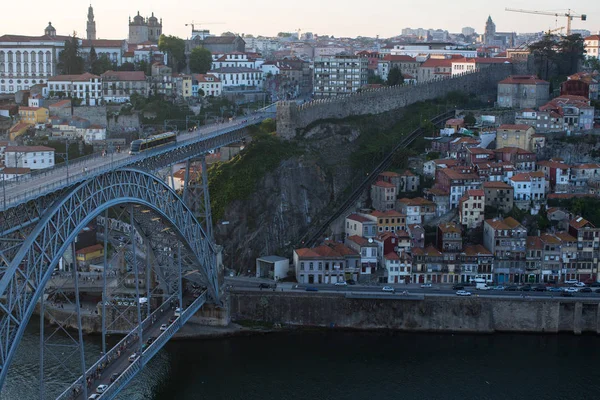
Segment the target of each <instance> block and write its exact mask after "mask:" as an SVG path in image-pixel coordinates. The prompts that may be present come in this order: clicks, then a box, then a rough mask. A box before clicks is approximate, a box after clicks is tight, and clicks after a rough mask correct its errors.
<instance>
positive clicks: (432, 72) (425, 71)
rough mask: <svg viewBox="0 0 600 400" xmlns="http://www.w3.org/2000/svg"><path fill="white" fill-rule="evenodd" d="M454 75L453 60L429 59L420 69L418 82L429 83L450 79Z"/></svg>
mask: <svg viewBox="0 0 600 400" xmlns="http://www.w3.org/2000/svg"><path fill="white" fill-rule="evenodd" d="M451 75H452V59H451V58H429V59H428V60H427V61H425V62H424V63H423V64H421V65H420V66H419V68H418V74H417V81H419V82H427V81H432V80H436V79H445V78H449V77H450V76H451Z"/></svg>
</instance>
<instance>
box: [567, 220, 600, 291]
mask: <svg viewBox="0 0 600 400" xmlns="http://www.w3.org/2000/svg"><path fill="white" fill-rule="evenodd" d="M569 235H571V236H573V237H574V238H576V239H577V260H576V267H577V269H576V270H575V271H571V272H570V273H567V275H566V276H565V279H577V280H579V281H585V280H587V279H592V280H594V281H598V278H599V276H598V263H599V261H600V254H599V251H598V249H599V248H600V229H598V228H596V227H595V226H594V224H592V223H591V222H589V221H588V220H586V219H585V218H582V217H579V216H578V217H576V218H574V219H572V220H571V222H569ZM573 275H575V276H573Z"/></svg>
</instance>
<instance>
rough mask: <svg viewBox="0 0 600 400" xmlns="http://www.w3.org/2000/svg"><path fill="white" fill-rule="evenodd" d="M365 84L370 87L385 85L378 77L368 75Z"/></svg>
mask: <svg viewBox="0 0 600 400" xmlns="http://www.w3.org/2000/svg"><path fill="white" fill-rule="evenodd" d="M367 83H369V84H371V85H385V82H384V80H383V79H381V77H380V76H379V75H369V78H367Z"/></svg>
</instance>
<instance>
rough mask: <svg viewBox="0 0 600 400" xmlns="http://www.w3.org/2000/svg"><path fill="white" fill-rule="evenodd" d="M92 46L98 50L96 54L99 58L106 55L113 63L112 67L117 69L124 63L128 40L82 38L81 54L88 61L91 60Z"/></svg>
mask: <svg viewBox="0 0 600 400" xmlns="http://www.w3.org/2000/svg"><path fill="white" fill-rule="evenodd" d="M92 47H93V48H94V51H95V52H96V56H97V57H98V58H100V57H106V58H107V59H108V60H109V61H110V62H111V63H112V67H113V68H114V69H117V68H118V67H119V66H121V65H122V64H123V62H124V56H125V52H126V50H127V42H126V41H125V40H120V39H117V40H111V39H96V40H82V41H81V47H80V54H81V56H82V57H83V58H84V59H85V60H86V61H89V57H90V52H91V51H92Z"/></svg>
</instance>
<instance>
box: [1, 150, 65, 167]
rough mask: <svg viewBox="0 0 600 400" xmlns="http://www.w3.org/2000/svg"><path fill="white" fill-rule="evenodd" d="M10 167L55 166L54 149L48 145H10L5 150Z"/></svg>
mask: <svg viewBox="0 0 600 400" xmlns="http://www.w3.org/2000/svg"><path fill="white" fill-rule="evenodd" d="M4 162H5V165H6V166H7V167H8V168H29V169H32V170H33V169H44V168H50V167H53V166H54V149H53V148H51V147H46V146H8V147H6V149H5V150H4Z"/></svg>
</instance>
